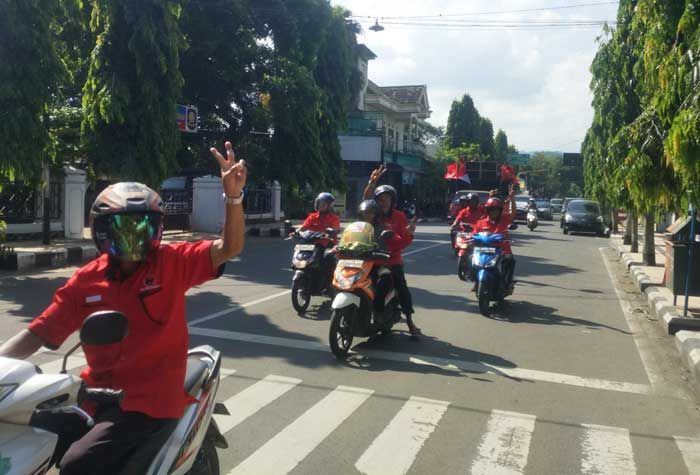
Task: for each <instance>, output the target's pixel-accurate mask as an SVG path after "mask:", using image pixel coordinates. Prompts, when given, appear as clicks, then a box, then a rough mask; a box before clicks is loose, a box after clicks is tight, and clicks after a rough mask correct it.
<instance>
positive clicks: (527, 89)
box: [332, 0, 617, 152]
mask: <svg viewBox="0 0 700 475" xmlns="http://www.w3.org/2000/svg"><path fill="white" fill-rule="evenodd" d="M599 1H600V2H603V1H604V0H599ZM332 3H333V4H334V5H343V6H344V7H346V8H347V9H349V10H350V11H352V13H353V14H354V15H358V16H370V17H373V18H375V17H377V18H379V21H380V23H382V17H384V18H385V19H384V22H385V25H384V26H385V30H384V31H382V32H378V33H375V32H373V31H370V30H368V28H367V27H368V26H369V25H370V24H371V23H373V22H374V19H372V20H370V19H364V20H363V22H362V23H363V25H364V27H363V32H362V33H361V34H360V36H359V37H358V41H359V42H362V43H365V44H366V45H367V46H368V47H369V48H370V49H372V50H373V51H374V52H375V53H376V54H377V56H378V58H377V59H376V60H374V61H371V62H370V66H369V75H370V79H372V80H373V81H374V82H376V83H378V84H379V85H382V86H395V85H402V84H426V85H427V86H428V94H429V100H430V105H431V109H432V110H433V115H432V118H431V119H430V122H432V123H434V124H436V125H445V123H446V122H447V116H448V114H449V109H450V104H451V103H452V101H453V100H454V99H455V98H458V97H461V96H462V94H464V93H469V94H470V95H471V96H472V98H473V99H474V102H475V104H476V106H477V108H478V109H479V111H480V112H481V114H482V115H484V116H486V117H489V118H490V119H491V120H492V121H493V123H494V128H495V129H499V128H502V129H504V130H505V131H506V133H507V134H508V137H509V140H510V142H511V143H513V144H514V145H516V146H517V147H518V149H520V150H525V151H534V150H562V151H566V152H577V151H579V149H580V143H581V141H582V140H583V137H584V135H585V133H586V130H587V129H588V126H589V125H590V121H591V117H592V113H593V112H592V109H591V105H590V103H591V94H590V91H589V83H590V72H589V67H590V64H591V60H592V59H593V56H594V55H595V52H596V50H597V43H596V38H598V37H599V36H600V35H601V34H602V28H601V27H595V28H586V29H571V28H566V29H544V28H536V29H529V30H520V29H515V30H513V29H501V28H487V29H451V30H449V29H447V30H446V29H444V28H436V27H432V26H431V27H430V28H427V27H426V26H410V27H408V26H392V25H389V24H388V23H387V22H390V21H402V22H406V21H409V22H430V23H433V24H434V23H435V22H436V21H437V22H439V21H444V19H445V18H458V17H443V19H399V20H390V19H389V18H387V17H397V16H422V15H437V14H442V15H455V14H463V13H477V12H494V11H504V10H520V9H534V8H543V7H544V8H551V7H562V6H569V5H577V4H582V3H588V4H590V3H597V2H596V0H462V1H450V0H440V1H438V0H381V1H378V0H333V1H332ZM616 12H617V5H616V4H609V3H608V4H606V5H596V6H584V7H580V8H564V9H556V10H543V11H533V12H519V13H508V14H488V15H470V16H468V17H462V18H460V19H461V20H465V19H469V20H481V21H484V20H487V21H494V20H496V21H499V20H500V21H523V20H526V21H543V22H546V21H556V22H560V21H580V20H588V19H590V20H611V21H614V20H615V16H616Z"/></svg>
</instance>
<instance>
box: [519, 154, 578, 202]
mask: <svg viewBox="0 0 700 475" xmlns="http://www.w3.org/2000/svg"><path fill="white" fill-rule="evenodd" d="M520 171H523V172H529V173H528V174H527V186H528V188H529V190H530V191H531V192H533V193H534V194H536V195H538V196H539V195H541V196H547V197H560V198H561V197H564V196H571V195H567V194H566V191H567V190H568V187H569V183H568V182H566V181H564V180H563V176H564V173H562V156H561V154H560V153H558V152H535V153H533V154H532V155H531V156H530V161H529V163H528V164H527V165H525V166H523V167H521V168H520ZM577 196H580V195H577Z"/></svg>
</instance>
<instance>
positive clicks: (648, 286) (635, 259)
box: [610, 234, 700, 382]
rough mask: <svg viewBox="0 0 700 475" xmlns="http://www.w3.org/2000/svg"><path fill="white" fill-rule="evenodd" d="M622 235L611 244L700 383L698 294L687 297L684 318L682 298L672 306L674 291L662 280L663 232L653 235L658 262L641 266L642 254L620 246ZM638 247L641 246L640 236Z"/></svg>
mask: <svg viewBox="0 0 700 475" xmlns="http://www.w3.org/2000/svg"><path fill="white" fill-rule="evenodd" d="M622 238H623V235H622V234H616V235H613V236H612V237H611V238H610V243H611V246H612V247H613V248H614V249H616V250H617V251H618V252H619V253H620V256H621V257H622V260H623V262H624V263H625V266H626V267H627V268H628V269H629V271H630V274H632V276H633V277H634V279H635V280H636V282H637V284H638V285H639V288H640V290H641V291H642V292H643V293H644V294H646V297H647V301H648V303H649V308H650V310H651V311H652V313H653V314H655V315H656V317H657V318H658V322H659V324H660V325H661V326H662V327H663V329H664V331H666V332H667V333H668V334H669V335H672V336H673V337H674V338H675V343H676V348H678V351H679V352H680V354H681V359H682V360H683V362H684V363H685V364H686V366H687V367H688V369H689V370H690V372H691V373H692V374H693V376H694V377H695V381H696V382H700V331H696V330H700V297H691V298H690V299H689V303H688V317H689V318H683V305H684V303H685V302H684V297H683V296H678V300H677V305H674V304H673V294H672V292H671V290H669V289H668V288H667V287H666V283H665V282H664V263H665V261H666V257H665V255H664V254H663V249H664V244H663V242H664V237H663V235H662V234H656V235H655V236H654V238H655V239H654V241H655V247H656V264H657V265H656V266H655V267H651V266H645V265H643V259H642V254H641V253H631V252H629V251H630V246H625V245H623V244H622ZM639 246H640V249H641V247H642V243H641V239H640V244H639Z"/></svg>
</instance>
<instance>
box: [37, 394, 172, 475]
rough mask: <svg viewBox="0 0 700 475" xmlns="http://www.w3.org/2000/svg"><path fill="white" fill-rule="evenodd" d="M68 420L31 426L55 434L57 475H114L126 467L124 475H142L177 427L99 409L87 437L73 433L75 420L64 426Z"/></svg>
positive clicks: (168, 421)
mask: <svg viewBox="0 0 700 475" xmlns="http://www.w3.org/2000/svg"><path fill="white" fill-rule="evenodd" d="M71 417H73V416H66V417H62V416H59V417H56V416H54V415H47V417H45V418H43V420H42V421H41V422H40V423H38V424H34V425H35V426H37V427H39V426H40V427H43V428H46V429H47V430H50V431H51V432H54V433H56V434H59V440H60V444H59V447H58V449H57V453H56V458H57V459H59V458H60V460H61V461H60V463H59V467H60V469H61V471H60V473H61V475H92V474H99V475H117V474H120V473H124V472H123V471H122V470H124V469H125V465H127V463H128V469H127V471H129V472H131V473H145V472H146V470H147V469H148V467H149V466H150V464H151V463H152V461H153V459H154V458H155V456H156V455H157V454H158V451H159V450H160V448H161V446H162V445H163V444H164V443H165V441H166V440H167V439H168V437H170V434H171V433H172V432H173V430H174V429H175V426H176V425H177V419H155V418H153V417H149V416H147V415H145V414H141V413H139V412H123V411H122V410H121V409H120V408H119V407H118V406H117V405H110V406H107V407H104V408H101V409H99V410H98V411H97V413H96V414H95V425H94V426H93V428H92V429H90V430H89V431H88V432H87V433H85V432H84V429H83V430H82V431H77V430H76V429H75V428H76V424H75V418H73V419H72V422H73V423H68V424H67V423H66V422H70V421H71V419H69V418H71ZM66 448H67V451H65V454H63V451H64V450H66ZM59 452H60V453H59Z"/></svg>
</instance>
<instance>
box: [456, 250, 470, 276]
mask: <svg viewBox="0 0 700 475" xmlns="http://www.w3.org/2000/svg"><path fill="white" fill-rule="evenodd" d="M467 259H468V256H467V255H463V256H460V257H459V261H458V263H457V277H459V280H467Z"/></svg>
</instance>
